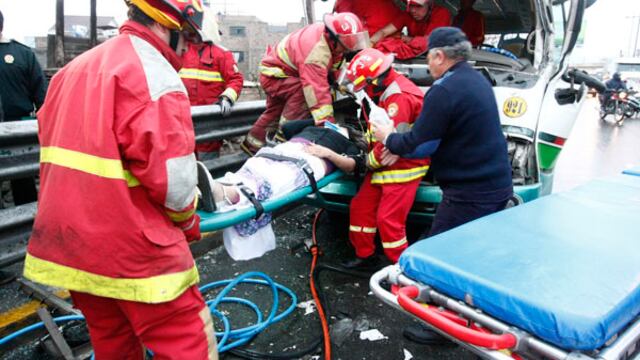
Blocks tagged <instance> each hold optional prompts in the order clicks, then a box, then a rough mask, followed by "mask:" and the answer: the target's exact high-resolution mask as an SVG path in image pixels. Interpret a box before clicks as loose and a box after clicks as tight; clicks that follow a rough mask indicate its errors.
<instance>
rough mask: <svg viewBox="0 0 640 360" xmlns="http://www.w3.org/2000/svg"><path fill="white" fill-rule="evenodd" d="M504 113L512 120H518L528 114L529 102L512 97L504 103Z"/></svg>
mask: <svg viewBox="0 0 640 360" xmlns="http://www.w3.org/2000/svg"><path fill="white" fill-rule="evenodd" d="M502 112H504V114H505V115H507V116H508V117H510V118H517V117H520V116H522V115H523V114H524V113H526V112H527V102H526V101H525V100H524V99H523V98H521V97H517V96H512V97H510V98H508V99H507V100H505V101H504V105H503V106H502Z"/></svg>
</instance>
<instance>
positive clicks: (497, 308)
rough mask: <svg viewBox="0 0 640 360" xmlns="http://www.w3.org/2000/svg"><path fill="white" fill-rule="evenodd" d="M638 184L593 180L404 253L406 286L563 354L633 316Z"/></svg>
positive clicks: (639, 271) (638, 263) (591, 345)
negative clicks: (477, 312) (427, 289)
mask: <svg viewBox="0 0 640 360" xmlns="http://www.w3.org/2000/svg"><path fill="white" fill-rule="evenodd" d="M638 221H640V177H636V176H628V175H618V176H616V177H613V178H608V179H605V180H594V181H592V182H590V183H588V184H586V185H583V186H581V187H578V188H576V189H574V190H571V191H567V192H564V193H558V194H553V195H549V196H546V197H544V198H540V199H538V200H534V201H532V202H530V203H528V204H524V205H521V206H518V207H515V208H511V209H508V210H505V211H503V212H500V213H497V214H493V215H491V216H487V217H485V218H482V219H478V220H476V221H473V222H471V223H469V224H466V225H463V226H461V227H459V228H456V229H453V230H451V231H448V232H445V233H443V234H440V235H438V236H435V237H433V238H429V239H426V240H423V241H420V242H418V243H416V244H414V245H412V246H410V247H409V249H407V250H406V251H405V252H404V253H403V254H402V257H401V258H400V261H399V264H400V267H401V268H402V271H403V272H404V274H405V275H407V276H408V277H410V278H412V279H414V280H416V281H419V282H421V283H424V284H428V285H430V286H432V287H433V288H435V289H436V290H439V291H441V292H443V293H445V294H448V295H449V296H452V297H454V298H457V299H460V300H465V301H466V302H468V303H470V304H471V305H473V306H475V307H477V308H479V309H481V310H483V311H484V312H485V313H487V314H490V315H492V316H494V317H496V318H498V319H500V320H502V321H504V322H506V323H508V324H511V325H513V326H516V327H518V328H520V329H523V330H526V331H528V332H529V333H531V334H533V335H535V336H537V337H538V338H541V339H543V340H545V341H547V342H549V343H552V344H555V345H556V346H558V347H560V348H563V349H566V350H593V349H596V348H599V347H601V346H602V345H603V344H604V343H605V342H606V341H607V340H608V339H610V338H611V337H612V336H613V335H615V334H616V333H617V332H618V331H620V330H621V329H623V328H624V327H625V325H626V324H628V323H630V322H631V321H632V320H633V319H634V318H635V317H637V316H638V314H639V313H640V235H639V233H638Z"/></svg>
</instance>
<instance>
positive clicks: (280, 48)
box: [276, 34, 298, 70]
mask: <svg viewBox="0 0 640 360" xmlns="http://www.w3.org/2000/svg"><path fill="white" fill-rule="evenodd" d="M289 35H291V34H289ZM289 35H287V36H285V37H284V39H282V41H280V42H279V43H278V45H277V46H276V51H277V52H278V57H279V58H280V60H282V61H283V62H284V63H285V64H287V66H289V67H290V68H292V69H294V70H298V67H297V66H295V64H294V63H293V62H292V61H291V59H290V58H289V53H287V47H286V45H287V42H288V40H289Z"/></svg>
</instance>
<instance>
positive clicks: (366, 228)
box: [362, 226, 378, 234]
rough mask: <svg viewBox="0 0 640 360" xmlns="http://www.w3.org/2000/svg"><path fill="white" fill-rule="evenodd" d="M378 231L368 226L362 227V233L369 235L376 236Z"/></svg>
mask: <svg viewBox="0 0 640 360" xmlns="http://www.w3.org/2000/svg"><path fill="white" fill-rule="evenodd" d="M376 230H378V229H377V228H374V227H366V226H363V227H362V232H363V233H367V234H375V233H376Z"/></svg>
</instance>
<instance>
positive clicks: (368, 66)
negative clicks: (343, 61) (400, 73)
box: [346, 48, 393, 92]
mask: <svg viewBox="0 0 640 360" xmlns="http://www.w3.org/2000/svg"><path fill="white" fill-rule="evenodd" d="M392 63H393V55H391V54H389V55H386V54H383V53H382V52H381V51H380V50H376V49H373V48H369V49H364V50H362V51H360V52H359V53H358V54H356V56H354V58H353V59H352V60H351V62H350V63H349V66H348V67H347V73H346V79H347V80H348V81H349V82H350V83H351V84H353V91H354V92H357V91H360V90H362V89H363V88H364V87H365V86H366V85H367V84H370V83H371V82H373V81H374V80H375V79H377V78H378V77H380V75H382V74H384V73H385V72H387V71H388V70H389V68H391V64H392Z"/></svg>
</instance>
